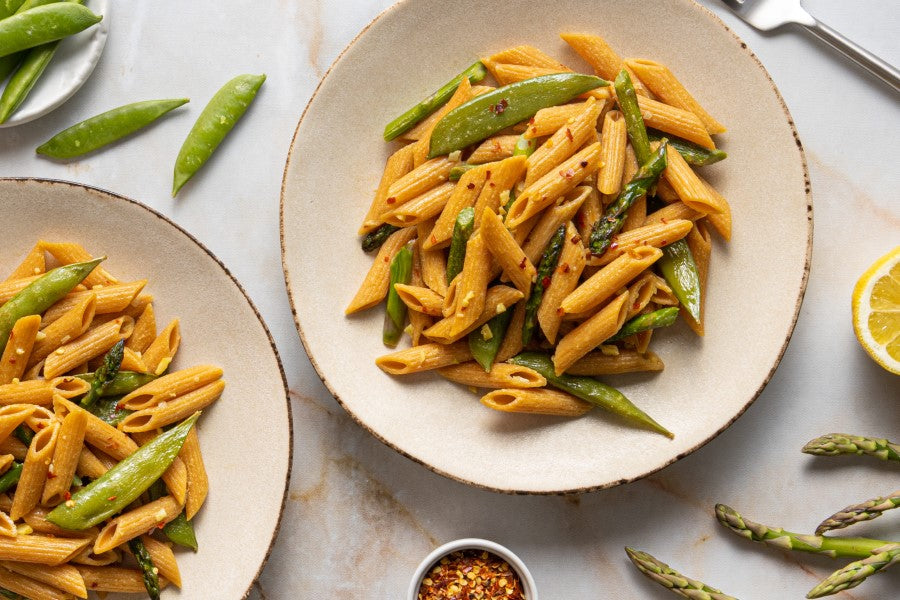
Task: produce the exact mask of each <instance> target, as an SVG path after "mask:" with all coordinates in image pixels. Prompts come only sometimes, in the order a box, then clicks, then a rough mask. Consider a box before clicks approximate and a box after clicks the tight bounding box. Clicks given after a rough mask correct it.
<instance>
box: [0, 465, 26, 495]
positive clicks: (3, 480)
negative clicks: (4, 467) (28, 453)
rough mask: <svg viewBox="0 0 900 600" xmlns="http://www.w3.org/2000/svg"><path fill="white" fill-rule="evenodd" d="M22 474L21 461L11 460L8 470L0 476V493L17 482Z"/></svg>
mask: <svg viewBox="0 0 900 600" xmlns="http://www.w3.org/2000/svg"><path fill="white" fill-rule="evenodd" d="M21 476H22V463H20V462H13V465H12V466H11V467H10V468H9V470H8V471H7V472H6V473H4V474H3V476H2V477H0V494H2V493H3V492H5V491H6V490H8V489H9V488H11V487H12V486H14V485H16V484H17V483H19V477H21Z"/></svg>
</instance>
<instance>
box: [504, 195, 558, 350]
mask: <svg viewBox="0 0 900 600" xmlns="http://www.w3.org/2000/svg"><path fill="white" fill-rule="evenodd" d="M510 195H512V194H510ZM565 237H566V226H565V224H563V225H560V226H559V229H557V230H556V233H554V234H553V237H552V238H550V243H549V244H547V248H546V249H545V250H544V255H543V256H542V257H541V262H540V263H538V269H537V281H535V282H534V286H532V288H531V296H529V297H528V300H527V301H526V303H525V322H524V323H523V324H522V344H524V345H526V346H527V345H528V342H530V341H531V338H532V336H533V335H534V327H535V325H536V324H537V312H538V308H540V306H541V300H542V299H543V297H544V289H545V288H546V287H547V286H548V285H550V281H551V277H552V276H553V271H555V270H556V264H557V263H558V262H559V255H560V254H561V253H562V249H563V245H564V242H565Z"/></svg>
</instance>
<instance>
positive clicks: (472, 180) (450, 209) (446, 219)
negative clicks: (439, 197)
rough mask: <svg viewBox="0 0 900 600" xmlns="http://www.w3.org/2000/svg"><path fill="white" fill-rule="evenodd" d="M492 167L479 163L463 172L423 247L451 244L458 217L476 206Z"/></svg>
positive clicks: (430, 247) (431, 247)
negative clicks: (466, 209)
mask: <svg viewBox="0 0 900 600" xmlns="http://www.w3.org/2000/svg"><path fill="white" fill-rule="evenodd" d="M492 169H493V166H492V165H479V166H477V167H475V168H473V169H470V170H468V171H466V172H465V173H463V175H462V177H460V178H459V182H457V184H456V188H455V189H454V190H453V194H451V196H450V198H449V199H448V200H447V204H445V205H444V210H443V211H441V214H440V216H439V217H438V218H437V220H436V221H435V223H434V227H433V228H432V229H431V232H430V233H429V234H428V235H427V236H426V237H425V238H424V239H425V241H424V242H423V243H422V248H423V249H425V250H436V249H438V248H443V247H444V246H447V245H449V244H450V239H451V237H452V236H453V225H454V224H455V223H456V217H457V216H458V215H459V212H460V211H461V210H463V209H465V208H469V207H470V206H475V202H476V201H477V200H478V196H479V195H480V194H481V190H482V188H484V186H485V184H486V182H487V180H488V173H489V172H490V173H492Z"/></svg>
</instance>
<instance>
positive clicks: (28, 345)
mask: <svg viewBox="0 0 900 600" xmlns="http://www.w3.org/2000/svg"><path fill="white" fill-rule="evenodd" d="M40 326H41V316H40V315H29V316H27V317H22V318H21V319H18V320H17V321H16V322H15V324H14V325H13V327H12V329H11V330H10V332H9V339H8V340H7V343H6V348H4V350H3V354H2V355H0V385H2V384H6V383H11V382H12V381H13V380H15V379H21V378H22V375H23V374H24V373H25V366H26V365H27V364H28V359H29V357H30V356H31V351H32V348H33V347H34V340H35V336H37V334H38V329H39V328H40Z"/></svg>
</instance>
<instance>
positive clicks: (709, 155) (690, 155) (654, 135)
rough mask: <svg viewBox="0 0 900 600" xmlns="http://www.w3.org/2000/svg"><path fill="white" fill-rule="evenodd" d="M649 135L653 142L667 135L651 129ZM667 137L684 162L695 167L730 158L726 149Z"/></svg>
mask: <svg viewBox="0 0 900 600" xmlns="http://www.w3.org/2000/svg"><path fill="white" fill-rule="evenodd" d="M647 135H648V136H649V137H650V141H652V142H658V141H660V140H662V139H663V138H664V137H666V136H663V135H662V134H660V133H658V132H655V131H650V132H648V133H647ZM667 139H668V140H669V145H670V146H671V147H673V148H675V149H676V150H678V154H680V155H681V158H683V159H684V162H686V163H687V164H689V165H693V166H695V167H703V166H706V165H711V164H713V163H717V162H719V161H720V160H725V159H726V158H728V153H727V152H725V151H724V150H718V149H716V150H710V149H709V148H704V147H703V146H698V145H697V144H694V143H692V142H689V141H687V140H682V139H678V138H672V137H668V138H667Z"/></svg>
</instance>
